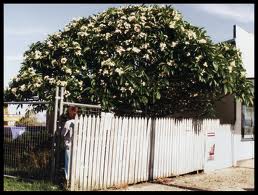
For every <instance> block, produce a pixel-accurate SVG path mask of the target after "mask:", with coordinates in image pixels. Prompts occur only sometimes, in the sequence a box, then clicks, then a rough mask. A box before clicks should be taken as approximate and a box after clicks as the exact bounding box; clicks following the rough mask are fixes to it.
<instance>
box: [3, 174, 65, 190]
mask: <svg viewBox="0 0 258 195" xmlns="http://www.w3.org/2000/svg"><path fill="white" fill-rule="evenodd" d="M4 191H62V189H61V188H60V187H59V186H57V185H54V184H52V183H51V182H46V181H25V180H22V179H19V178H8V177H4Z"/></svg>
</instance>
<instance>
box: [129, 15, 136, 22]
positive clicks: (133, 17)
mask: <svg viewBox="0 0 258 195" xmlns="http://www.w3.org/2000/svg"><path fill="white" fill-rule="evenodd" d="M128 20H129V21H130V22H131V21H134V20H136V17H135V16H129V17H128Z"/></svg>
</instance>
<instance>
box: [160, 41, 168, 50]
mask: <svg viewBox="0 0 258 195" xmlns="http://www.w3.org/2000/svg"><path fill="white" fill-rule="evenodd" d="M166 46H167V45H166V43H160V45H159V47H160V50H161V51H163V50H164V49H165V48H166Z"/></svg>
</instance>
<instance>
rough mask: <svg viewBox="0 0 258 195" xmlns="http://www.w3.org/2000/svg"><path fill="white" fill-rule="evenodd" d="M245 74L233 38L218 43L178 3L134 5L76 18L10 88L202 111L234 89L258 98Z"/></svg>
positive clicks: (15, 94) (10, 92) (48, 96)
mask: <svg viewBox="0 0 258 195" xmlns="http://www.w3.org/2000/svg"><path fill="white" fill-rule="evenodd" d="M245 74H246V71H245V69H244V68H243V66H242V61H241V54H240V52H239V51H238V50H237V49H236V48H235V47H234V46H233V45H231V44H228V43H219V44H214V43H213V42H212V41H211V39H210V38H209V37H208V36H207V35H206V31H205V30H204V29H202V28H199V27H196V26H193V25H191V24H190V23H188V22H187V21H184V20H183V18H182V16H181V14H180V13H179V12H178V11H176V10H175V9H173V8H172V7H171V6H166V7H159V6H145V5H141V6H129V7H121V8H110V9H108V10H107V11H105V12H103V13H100V14H98V15H94V16H92V17H88V18H77V19H73V20H72V21H71V22H70V23H69V24H68V25H67V26H65V27H64V29H63V30H60V31H59V32H56V33H54V34H52V35H49V36H48V37H47V39H46V40H44V41H42V42H36V43H34V44H32V45H31V46H30V48H29V50H27V51H26V52H25V53H24V61H23V63H22V67H21V70H20V71H19V74H18V75H17V77H15V78H14V79H13V80H12V81H11V83H10V88H9V89H7V90H6V92H5V95H6V98H7V99H11V100H24V99H26V98H30V97H32V96H38V97H39V98H40V99H41V100H45V101H53V100H54V94H55V92H54V91H55V87H56V86H65V97H66V98H67V99H68V100H69V101H74V102H82V103H88V104H101V106H102V108H103V110H105V111H109V110H123V109H128V110H132V111H135V110H143V111H147V112H149V113H153V114H157V115H167V114H173V113H180V112H193V113H195V114H196V115H198V116H199V115H203V114H204V115H207V114H208V111H210V110H211V108H213V105H214V102H215V101H217V100H219V99H220V98H221V97H223V96H224V95H227V94H233V95H234V96H235V97H236V98H238V99H240V100H241V101H243V102H244V103H246V104H249V103H252V97H253V95H252V93H253V92H252V91H251V87H252V84H251V82H250V81H248V80H247V79H246V77H245ZM37 108H39V107H37Z"/></svg>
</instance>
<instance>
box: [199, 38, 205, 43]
mask: <svg viewBox="0 0 258 195" xmlns="http://www.w3.org/2000/svg"><path fill="white" fill-rule="evenodd" d="M198 43H207V41H206V40H205V39H201V40H199V41H198Z"/></svg>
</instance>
